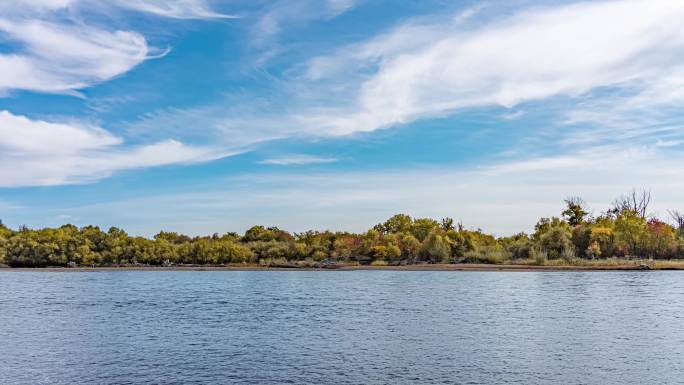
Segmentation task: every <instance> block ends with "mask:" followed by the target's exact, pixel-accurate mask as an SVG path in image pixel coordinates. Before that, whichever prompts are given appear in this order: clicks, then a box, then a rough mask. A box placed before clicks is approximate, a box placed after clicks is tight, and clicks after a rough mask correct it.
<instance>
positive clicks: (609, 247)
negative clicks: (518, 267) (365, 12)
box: [0, 191, 684, 267]
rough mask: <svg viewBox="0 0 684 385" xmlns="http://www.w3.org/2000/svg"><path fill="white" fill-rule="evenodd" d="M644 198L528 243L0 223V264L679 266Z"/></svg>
mask: <svg viewBox="0 0 684 385" xmlns="http://www.w3.org/2000/svg"><path fill="white" fill-rule="evenodd" d="M650 201H651V197H650V193H648V192H646V191H641V192H637V191H633V192H632V193H631V194H628V195H625V196H622V197H620V198H618V199H616V200H615V201H614V202H613V204H612V206H611V207H610V208H609V209H608V210H606V211H604V212H602V213H600V214H599V215H596V216H594V215H592V214H591V212H590V210H589V208H588V207H587V204H586V203H585V202H584V201H583V200H582V199H581V198H578V197H571V198H568V199H566V200H565V209H564V210H563V211H562V212H561V213H560V215H559V216H558V217H550V218H541V219H540V220H539V221H538V222H537V224H536V225H535V228H534V232H533V233H532V234H527V233H519V234H516V235H513V236H507V237H495V236H493V235H490V234H486V233H484V232H482V231H481V230H468V229H465V228H464V227H463V225H462V224H460V223H458V224H457V223H455V221H454V220H453V219H451V218H444V219H442V220H435V219H431V218H412V217H410V216H408V215H405V214H398V215H395V216H393V217H391V218H389V219H388V220H386V221H385V222H383V223H379V224H377V225H376V226H374V227H373V228H372V229H369V230H368V231H366V232H364V233H349V232H331V231H307V232H303V233H289V232H287V231H284V230H281V229H279V228H277V227H268V228H267V227H264V226H254V227H252V228H250V229H249V230H247V231H246V232H245V233H244V234H242V235H241V234H237V233H226V234H223V235H219V234H214V235H211V236H199V237H189V236H187V235H183V234H178V233H175V232H165V231H161V232H160V233H158V234H157V235H155V236H154V237H153V238H152V239H149V238H145V237H136V236H130V235H128V234H127V233H126V232H125V231H124V230H122V229H119V228H116V227H112V228H110V229H109V230H107V231H103V230H101V229H100V228H99V227H97V226H85V227H81V228H79V227H76V226H74V225H64V226H61V227H58V228H44V229H36V230H33V229H29V228H27V227H21V228H19V229H17V230H12V229H10V228H8V227H6V226H5V225H3V224H2V222H0V263H3V264H7V265H9V266H12V267H44V266H74V265H85V266H90V265H97V266H120V265H130V264H149V265H171V264H197V265H221V264H264V265H271V266H316V265H317V264H319V263H320V262H321V261H325V262H326V263H335V262H339V263H349V264H355V263H358V264H379V265H383V264H389V265H398V264H417V263H503V262H522V263H545V261H549V260H566V261H570V260H576V259H601V258H616V257H617V258H630V257H637V258H653V259H684V214H681V213H680V212H678V211H670V212H669V215H670V217H671V218H670V219H671V220H670V223H668V222H667V221H665V220H661V219H659V218H657V217H656V216H654V215H652V214H650V213H649V211H648V208H649V204H650Z"/></svg>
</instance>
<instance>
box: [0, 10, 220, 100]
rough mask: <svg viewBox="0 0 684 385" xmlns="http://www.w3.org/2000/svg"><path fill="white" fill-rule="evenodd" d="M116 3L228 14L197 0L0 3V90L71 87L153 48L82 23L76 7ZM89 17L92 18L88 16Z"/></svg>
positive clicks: (167, 13) (133, 35)
mask: <svg viewBox="0 0 684 385" xmlns="http://www.w3.org/2000/svg"><path fill="white" fill-rule="evenodd" d="M112 7H118V8H123V9H129V10H133V11H138V12H146V13H151V14H155V15H158V16H163V17H170V18H218V17H221V18H225V17H231V16H229V15H223V14H219V13H216V12H214V11H212V10H211V9H210V8H209V6H208V5H207V4H206V2H205V1H202V0H149V1H139V0H115V1H113V2H107V3H104V2H100V1H91V0H19V2H12V4H9V2H7V3H3V4H0V42H1V41H3V40H4V41H7V42H10V43H11V45H10V47H13V46H16V48H15V49H11V50H8V51H4V52H2V53H0V95H1V94H6V93H8V92H9V91H11V90H30V91H38V92H51V93H56V92H60V93H74V91H76V90H78V89H82V88H85V87H88V86H91V85H93V84H96V83H99V82H103V81H106V80H109V79H112V78H114V77H116V76H119V75H121V74H124V73H126V72H128V71H130V70H131V69H133V68H135V67H136V66H137V65H139V64H140V63H142V62H143V61H144V60H146V59H147V58H149V53H150V51H151V50H152V49H151V48H150V47H149V46H148V44H147V41H146V39H145V37H144V36H143V35H141V34H140V33H138V32H135V31H123V30H116V29H114V30H112V29H110V28H107V27H105V26H102V25H99V24H97V23H92V24H89V23H84V22H83V17H82V16H81V11H84V10H87V11H89V12H98V11H101V12H104V13H108V12H107V9H111V8H112ZM89 20H97V18H90V19H89Z"/></svg>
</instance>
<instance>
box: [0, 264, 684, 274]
mask: <svg viewBox="0 0 684 385" xmlns="http://www.w3.org/2000/svg"><path fill="white" fill-rule="evenodd" d="M358 270H387V271H512V272H515V271H520V272H525V271H528V272H529V271H625V270H642V269H641V268H640V267H639V265H635V264H625V265H605V266H602V265H595V266H538V265H512V264H508V265H490V264H475V263H473V264H433V265H427V264H426V265H406V266H341V267H338V268H336V269H321V268H287V267H265V266H258V265H227V266H191V265H184V266H170V267H161V266H124V267H76V268H65V267H45V268H8V267H0V271H44V272H98V271H358ZM651 270H684V264H683V265H682V266H674V267H673V266H668V267H658V266H655V267H651Z"/></svg>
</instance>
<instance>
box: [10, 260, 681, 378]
mask: <svg viewBox="0 0 684 385" xmlns="http://www.w3.org/2000/svg"><path fill="white" fill-rule="evenodd" d="M0 383H1V384H7V385H11V384H31V385H34V384H51V385H55V384H69V385H72V384H231V383H239V384H283V383H291V384H307V383H310V384H451V383H458V384H504V383H511V384H513V383H518V384H550V383H554V384H684V273H679V272H572V273H571V272H561V273H553V272H529V273H523V272H514V273H508V272H392V271H354V272H335V271H322V272H310V271H292V272H290V271H276V272H263V271H262V272H259V271H239V272H220V271H215V272H189V271H177V272H172V271H163V272H162V271H159V272H136V271H116V272H93V273H77V272H63V273H62V272H0Z"/></svg>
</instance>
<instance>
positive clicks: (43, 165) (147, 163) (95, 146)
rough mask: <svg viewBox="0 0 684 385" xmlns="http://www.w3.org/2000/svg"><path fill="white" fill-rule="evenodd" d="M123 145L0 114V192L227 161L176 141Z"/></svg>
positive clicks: (92, 129)
mask: <svg viewBox="0 0 684 385" xmlns="http://www.w3.org/2000/svg"><path fill="white" fill-rule="evenodd" d="M124 144H125V143H124V141H123V139H121V138H119V137H116V136H114V135H112V134H111V133H109V132H108V131H106V130H104V129H103V128H101V127H98V126H93V125H88V124H82V123H77V122H76V123H74V122H69V123H57V122H48V121H43V120H31V119H29V118H27V117H25V116H16V115H13V114H12V113H10V112H8V111H0V163H2V164H4V165H11V166H8V167H2V168H0V187H19V186H50V185H60V184H72V183H88V182H94V181H97V180H99V179H101V178H104V177H107V176H110V175H111V174H112V173H114V172H117V171H122V170H130V169H136V168H142V167H153V166H163V165H169V164H176V163H195V162H201V161H207V160H212V159H217V158H220V157H223V156H227V155H230V154H229V153H227V152H223V151H219V150H217V149H214V148H210V147H196V146H187V145H184V144H183V143H180V142H178V141H175V140H165V141H160V142H156V143H152V144H147V145H138V146H124Z"/></svg>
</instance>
